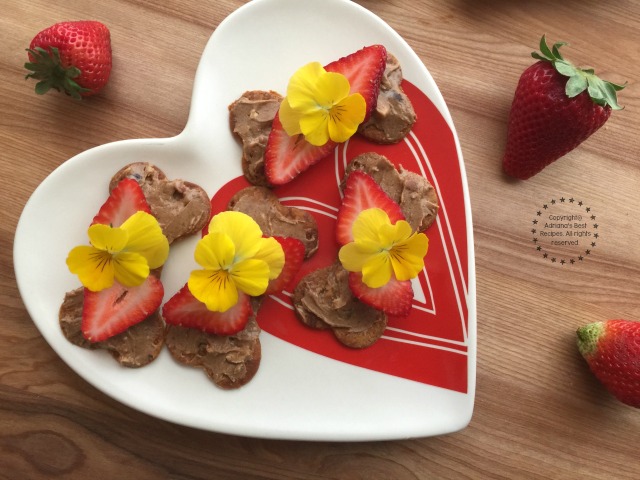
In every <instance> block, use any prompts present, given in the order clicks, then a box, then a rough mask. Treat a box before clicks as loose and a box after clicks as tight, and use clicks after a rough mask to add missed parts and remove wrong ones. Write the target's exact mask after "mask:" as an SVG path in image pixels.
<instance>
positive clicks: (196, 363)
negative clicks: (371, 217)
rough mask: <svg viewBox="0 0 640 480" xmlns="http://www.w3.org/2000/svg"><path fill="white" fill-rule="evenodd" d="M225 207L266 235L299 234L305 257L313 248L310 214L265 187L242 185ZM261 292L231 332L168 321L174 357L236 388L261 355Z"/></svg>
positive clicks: (169, 345) (253, 370) (315, 236)
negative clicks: (248, 219)
mask: <svg viewBox="0 0 640 480" xmlns="http://www.w3.org/2000/svg"><path fill="white" fill-rule="evenodd" d="M227 209H228V210H231V211H236V212H242V213H244V214H246V215H249V216H250V217H251V218H252V219H253V220H254V221H255V222H256V223H257V224H258V226H259V227H260V230H261V231H262V233H263V234H264V235H266V236H271V237H272V236H278V237H290V238H296V239H298V240H300V242H301V243H302V244H303V246H304V250H305V257H306V258H308V257H310V256H311V255H313V254H314V253H315V252H316V250H317V249H318V226H317V224H316V221H315V219H314V218H313V216H312V215H311V214H309V213H308V212H306V211H305V210H302V209H299V208H296V207H287V206H285V205H283V204H281V203H280V200H279V199H278V197H277V196H276V195H275V193H273V192H272V191H271V190H270V189H268V188H266V187H259V186H253V187H247V188H244V189H242V190H240V191H239V192H237V193H236V194H235V195H234V196H233V197H232V198H231V199H230V200H229V203H228V204H227ZM262 298H263V297H256V298H252V300H251V307H252V309H253V313H252V315H251V317H250V318H249V321H248V323H247V325H246V326H245V327H244V329H243V330H241V331H240V332H238V333H235V334H233V335H215V334H211V333H206V332H203V331H201V330H198V329H195V328H185V327H181V326H175V325H168V326H167V338H166V345H167V348H168V349H169V352H171V355H172V356H173V358H174V359H175V360H177V361H178V362H180V363H182V364H185V365H188V366H193V367H198V368H202V369H204V371H205V372H206V374H207V376H208V377H209V378H210V379H211V380H212V381H213V382H214V383H215V384H216V385H218V386H219V387H221V388H224V389H235V388H240V387H242V386H243V385H245V384H247V383H248V382H249V381H250V380H251V379H252V378H253V376H254V375H255V374H256V372H257V370H258V367H259V365H260V360H261V346H260V327H259V326H258V323H257V322H256V315H257V313H258V310H259V308H260V305H261V302H262Z"/></svg>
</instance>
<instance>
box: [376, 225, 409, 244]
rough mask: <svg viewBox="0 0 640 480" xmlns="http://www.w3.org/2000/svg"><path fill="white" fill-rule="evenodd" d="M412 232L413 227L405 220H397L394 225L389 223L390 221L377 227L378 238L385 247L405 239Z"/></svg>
mask: <svg viewBox="0 0 640 480" xmlns="http://www.w3.org/2000/svg"><path fill="white" fill-rule="evenodd" d="M412 234H413V229H412V228H411V225H409V222H407V221H405V220H398V221H397V222H396V223H395V225H391V223H388V224H385V225H380V227H379V229H378V238H379V239H380V242H381V243H382V244H383V245H385V246H386V247H387V248H390V247H391V246H392V245H395V244H397V243H400V242H404V241H406V240H407V239H409V238H410V237H411V235H412Z"/></svg>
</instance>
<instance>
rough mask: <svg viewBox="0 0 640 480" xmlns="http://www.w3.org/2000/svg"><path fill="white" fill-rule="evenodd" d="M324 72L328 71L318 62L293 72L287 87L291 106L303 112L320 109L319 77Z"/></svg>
mask: <svg viewBox="0 0 640 480" xmlns="http://www.w3.org/2000/svg"><path fill="white" fill-rule="evenodd" d="M323 74H326V71H325V69H324V67H323V66H322V65H321V64H320V63H318V62H311V63H308V64H307V65H305V66H304V67H301V68H299V69H298V70H297V71H296V72H295V73H294V74H293V76H292V77H291V79H290V80H289V85H288V87H287V98H288V99H289V105H290V106H291V108H293V109H294V110H297V111H298V112H300V113H302V114H306V113H309V112H310V111H314V110H317V109H318V102H317V99H316V95H317V93H318V78H319V77H320V76H321V75H323ZM347 93H348V92H347Z"/></svg>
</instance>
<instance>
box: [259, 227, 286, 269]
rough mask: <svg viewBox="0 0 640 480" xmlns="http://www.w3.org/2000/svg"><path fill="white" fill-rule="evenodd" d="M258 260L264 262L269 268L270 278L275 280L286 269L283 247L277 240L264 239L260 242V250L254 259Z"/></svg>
mask: <svg viewBox="0 0 640 480" xmlns="http://www.w3.org/2000/svg"><path fill="white" fill-rule="evenodd" d="M253 258H254V259H256V260H262V261H264V262H265V263H266V264H267V266H268V267H269V278H270V279H274V278H277V276H278V275H280V272H282V269H283V268H284V262H285V257H284V251H283V250H282V245H280V242H278V241H277V240H276V239H275V238H271V237H268V238H262V239H261V240H260V249H259V250H258V252H257V253H256V254H255V256H254V257H253Z"/></svg>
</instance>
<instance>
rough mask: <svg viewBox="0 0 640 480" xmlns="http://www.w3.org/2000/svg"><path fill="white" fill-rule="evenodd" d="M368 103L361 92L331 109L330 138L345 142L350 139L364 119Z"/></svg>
mask: <svg viewBox="0 0 640 480" xmlns="http://www.w3.org/2000/svg"><path fill="white" fill-rule="evenodd" d="M366 110H367V103H366V102H365V100H364V97H363V96H362V95H360V94H359V93H356V94H353V95H349V96H348V97H346V98H345V99H344V100H342V101H340V102H339V103H337V104H336V105H334V106H333V107H332V108H331V109H330V110H329V123H328V129H329V138H331V140H333V141H334V142H338V143H343V142H346V141H347V140H349V138H351V137H352V136H353V134H354V133H356V131H357V130H358V126H359V125H360V124H361V123H362V121H363V120H364V116H365V113H366Z"/></svg>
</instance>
